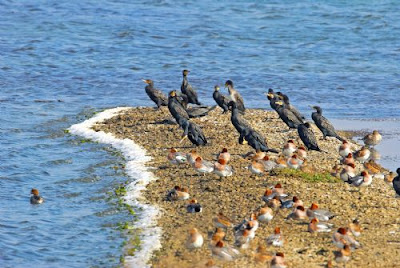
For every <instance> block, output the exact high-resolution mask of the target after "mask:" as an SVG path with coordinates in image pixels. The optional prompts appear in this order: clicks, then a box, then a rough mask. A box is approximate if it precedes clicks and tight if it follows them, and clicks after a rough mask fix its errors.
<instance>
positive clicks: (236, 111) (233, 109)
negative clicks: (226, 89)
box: [231, 106, 239, 117]
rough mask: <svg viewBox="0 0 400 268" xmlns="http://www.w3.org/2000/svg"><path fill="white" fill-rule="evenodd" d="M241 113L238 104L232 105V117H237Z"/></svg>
mask: <svg viewBox="0 0 400 268" xmlns="http://www.w3.org/2000/svg"><path fill="white" fill-rule="evenodd" d="M238 114H239V112H238V109H237V108H236V106H232V116H231V117H237V116H238Z"/></svg>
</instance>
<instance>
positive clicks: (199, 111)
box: [176, 92, 217, 118]
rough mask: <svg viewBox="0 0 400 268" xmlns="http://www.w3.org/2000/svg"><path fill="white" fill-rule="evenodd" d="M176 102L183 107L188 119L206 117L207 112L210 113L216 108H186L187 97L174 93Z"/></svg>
mask: <svg viewBox="0 0 400 268" xmlns="http://www.w3.org/2000/svg"><path fill="white" fill-rule="evenodd" d="M176 96H177V97H176V100H177V101H178V102H179V103H180V104H181V105H182V106H183V108H184V109H185V110H186V112H187V113H188V115H189V117H190V118H196V117H202V116H206V115H208V112H210V111H212V110H214V109H215V107H217V106H216V105H214V106H196V107H193V106H190V107H189V106H188V97H187V95H185V94H183V93H181V94H179V93H178V92H176Z"/></svg>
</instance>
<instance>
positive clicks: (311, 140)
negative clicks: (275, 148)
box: [297, 122, 325, 152]
mask: <svg viewBox="0 0 400 268" xmlns="http://www.w3.org/2000/svg"><path fill="white" fill-rule="evenodd" d="M297 131H298V133H299V136H300V139H301V140H302V141H303V143H304V145H305V146H306V147H307V149H308V150H314V151H319V152H325V151H322V150H321V149H320V148H319V147H318V143H317V139H316V138H315V135H314V132H313V131H312V129H311V125H310V123H308V122H306V123H304V124H300V125H299V126H298V127H297Z"/></svg>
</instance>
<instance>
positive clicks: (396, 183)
mask: <svg viewBox="0 0 400 268" xmlns="http://www.w3.org/2000/svg"><path fill="white" fill-rule="evenodd" d="M396 172H397V176H396V177H394V179H393V188H394V190H395V191H396V194H397V195H400V168H397V170H396Z"/></svg>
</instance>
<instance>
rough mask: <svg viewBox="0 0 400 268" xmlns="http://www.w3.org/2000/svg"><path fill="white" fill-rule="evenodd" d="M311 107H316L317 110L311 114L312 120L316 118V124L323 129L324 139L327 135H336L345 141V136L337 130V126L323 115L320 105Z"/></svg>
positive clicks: (335, 136)
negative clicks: (340, 134) (341, 135)
mask: <svg viewBox="0 0 400 268" xmlns="http://www.w3.org/2000/svg"><path fill="white" fill-rule="evenodd" d="M311 108H313V109H315V110H316V112H313V113H312V114H311V118H312V120H314V122H315V125H317V127H318V128H319V130H321V132H322V134H323V135H324V139H326V137H334V138H336V139H338V140H340V141H343V138H341V137H340V136H339V135H338V134H337V133H336V131H335V128H334V127H333V125H332V124H331V123H330V122H329V120H328V119H326V118H325V117H324V116H323V115H322V109H321V107H319V106H312V107H311Z"/></svg>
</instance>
